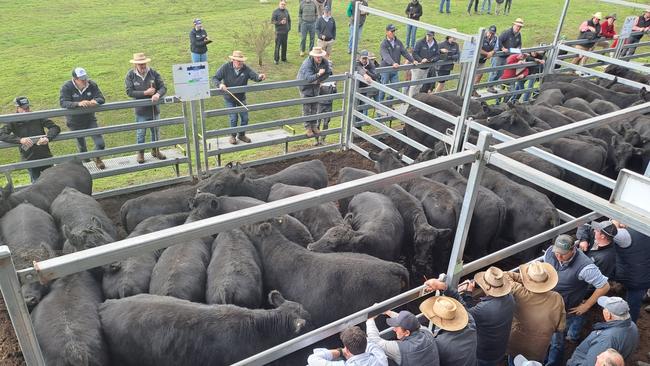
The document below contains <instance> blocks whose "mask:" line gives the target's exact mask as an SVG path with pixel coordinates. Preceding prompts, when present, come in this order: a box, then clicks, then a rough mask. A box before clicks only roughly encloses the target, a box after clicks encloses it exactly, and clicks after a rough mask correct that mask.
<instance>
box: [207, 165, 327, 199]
mask: <svg viewBox="0 0 650 366" xmlns="http://www.w3.org/2000/svg"><path fill="white" fill-rule="evenodd" d="M276 183H284V184H289V185H293V186H303V187H311V188H314V189H320V188H325V187H327V169H326V168H325V164H323V162H322V161H320V160H310V161H304V162H300V163H296V164H293V165H291V166H290V167H288V168H285V169H283V170H281V171H279V172H277V173H275V174H272V175H269V176H266V177H261V178H256V179H251V178H249V177H247V176H246V173H244V172H241V171H239V170H237V169H233V168H229V167H225V168H224V169H222V170H220V171H219V172H217V173H215V174H214V176H213V177H212V178H211V179H210V181H209V182H208V183H207V184H206V186H205V190H206V191H207V192H210V193H214V194H215V195H217V196H248V197H253V198H257V199H259V200H262V201H266V200H267V199H268V197H269V192H270V191H271V187H273V185H274V184H276Z"/></svg>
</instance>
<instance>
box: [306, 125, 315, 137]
mask: <svg viewBox="0 0 650 366" xmlns="http://www.w3.org/2000/svg"><path fill="white" fill-rule="evenodd" d="M305 135H307V137H314V136H316V134H315V133H314V130H313V128H312V127H311V126H309V127H305Z"/></svg>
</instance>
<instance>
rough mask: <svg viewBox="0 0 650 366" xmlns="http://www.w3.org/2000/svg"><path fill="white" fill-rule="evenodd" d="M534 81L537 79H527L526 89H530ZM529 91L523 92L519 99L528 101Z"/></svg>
mask: <svg viewBox="0 0 650 366" xmlns="http://www.w3.org/2000/svg"><path fill="white" fill-rule="evenodd" d="M535 81H537V80H536V79H530V80H528V82H526V89H530V88H532V87H533V86H535ZM531 93H532V92H530V91H527V92H525V93H524V96H523V98H521V101H522V102H524V103H525V102H528V100H529V99H530V94H531Z"/></svg>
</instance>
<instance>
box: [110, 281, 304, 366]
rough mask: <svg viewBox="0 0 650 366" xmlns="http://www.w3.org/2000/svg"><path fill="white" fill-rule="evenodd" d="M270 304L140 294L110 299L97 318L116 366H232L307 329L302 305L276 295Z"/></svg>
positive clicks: (275, 292)
mask: <svg viewBox="0 0 650 366" xmlns="http://www.w3.org/2000/svg"><path fill="white" fill-rule="evenodd" d="M269 303H270V304H271V305H272V306H273V307H274V308H273V309H269V310H251V309H246V308H241V307H238V306H234V305H204V304H196V303H192V302H189V301H184V300H179V299H175V298H171V297H164V296H155V295H146V294H141V295H137V296H132V297H127V298H125V299H120V300H107V301H106V302H104V303H103V304H101V305H100V307H99V315H100V317H101V321H102V327H103V329H104V333H105V335H106V340H107V342H108V344H109V346H110V348H111V354H112V356H113V362H114V364H116V365H125V366H130V365H132V366H165V365H169V366H183V365H187V366H190V365H230V364H233V363H235V362H237V361H239V360H242V359H244V358H246V357H249V356H251V355H253V354H256V353H259V352H261V351H263V350H265V349H268V348H270V347H273V346H275V345H277V344H280V343H282V342H284V341H287V340H289V339H291V338H293V337H296V336H298V335H299V334H301V333H302V332H304V331H305V330H307V329H309V327H310V317H309V314H308V313H307V312H306V311H305V309H304V308H303V307H302V306H301V305H300V304H298V303H296V302H293V301H288V300H285V299H284V298H283V297H282V295H281V294H280V293H279V292H277V291H272V292H271V293H269Z"/></svg>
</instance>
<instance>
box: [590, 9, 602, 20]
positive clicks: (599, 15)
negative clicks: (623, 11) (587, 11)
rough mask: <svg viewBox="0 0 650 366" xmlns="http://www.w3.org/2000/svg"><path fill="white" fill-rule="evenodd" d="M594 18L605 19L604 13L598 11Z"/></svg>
mask: <svg viewBox="0 0 650 366" xmlns="http://www.w3.org/2000/svg"><path fill="white" fill-rule="evenodd" d="M592 17H593V18H596V19H603V13H601V12H599V11H597V12H595V13H594V15H592Z"/></svg>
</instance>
